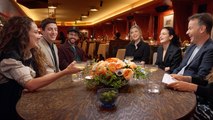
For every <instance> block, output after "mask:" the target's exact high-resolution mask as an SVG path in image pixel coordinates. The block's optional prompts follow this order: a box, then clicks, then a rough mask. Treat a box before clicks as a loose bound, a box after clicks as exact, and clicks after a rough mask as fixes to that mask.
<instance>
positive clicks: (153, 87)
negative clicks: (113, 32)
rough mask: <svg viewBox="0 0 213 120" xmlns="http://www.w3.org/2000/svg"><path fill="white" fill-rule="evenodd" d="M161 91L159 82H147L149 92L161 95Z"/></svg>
mask: <svg viewBox="0 0 213 120" xmlns="http://www.w3.org/2000/svg"><path fill="white" fill-rule="evenodd" d="M160 91H161V83H160V82H159V81H157V80H148V81H147V92H148V93H155V94H159V93H160Z"/></svg>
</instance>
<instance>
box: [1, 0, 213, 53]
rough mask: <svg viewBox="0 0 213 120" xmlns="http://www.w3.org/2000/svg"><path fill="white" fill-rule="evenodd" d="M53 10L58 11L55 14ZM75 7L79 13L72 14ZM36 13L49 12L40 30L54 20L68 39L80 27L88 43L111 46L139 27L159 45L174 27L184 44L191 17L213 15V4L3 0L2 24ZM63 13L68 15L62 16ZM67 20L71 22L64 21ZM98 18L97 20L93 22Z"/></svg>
mask: <svg viewBox="0 0 213 120" xmlns="http://www.w3.org/2000/svg"><path fill="white" fill-rule="evenodd" d="M125 1H126V4H124V3H125ZM127 1H128V3H127ZM130 1H131V2H130ZM121 4H123V6H121ZM81 5H82V6H81ZM85 5H86V6H87V7H86V6H85ZM92 5H94V6H92ZM113 5H114V6H113ZM23 6H24V7H23ZM48 6H49V8H48ZM50 6H52V7H56V8H53V11H52V12H51V8H50ZM67 7H68V8H70V9H69V10H68V9H67ZM74 7H75V9H77V10H75V11H70V10H72V8H73V9H74ZM82 7H83V8H82ZM89 7H90V8H91V7H95V8H98V10H99V11H96V12H93V11H92V10H91V9H89ZM113 7H114V8H116V7H117V8H119V9H118V10H116V11H112V10H111V13H110V12H108V14H106V15H105V16H104V17H103V16H102V17H103V18H97V17H98V14H104V13H105V11H106V10H107V9H110V8H111V9H113ZM66 9H67V11H66ZM36 10H43V11H45V12H46V13H45V14H44V13H43V14H42V15H43V18H37V19H36V18H33V19H34V20H35V22H36V23H37V24H38V26H39V24H40V21H41V20H42V19H44V18H45V17H53V18H55V19H56V21H57V24H58V31H59V32H63V33H64V34H65V35H66V33H67V32H66V31H67V29H68V28H69V27H71V26H77V27H79V29H80V30H81V32H83V33H84V39H87V40H88V41H94V40H96V41H100V42H107V41H109V40H113V39H114V33H115V32H120V33H121V39H124V40H128V33H129V29H130V27H131V25H132V24H134V23H136V24H137V25H139V26H140V28H141V29H142V32H143V38H144V40H145V41H147V42H149V43H150V44H151V45H152V43H153V45H158V41H159V38H158V36H159V33H160V30H161V29H162V27H163V26H172V27H174V29H175V31H176V33H177V34H178V36H179V37H180V40H181V41H182V42H183V41H185V40H188V39H189V38H188V36H187V35H186V31H187V26H188V17H189V16H191V15H192V14H194V13H201V12H209V13H212V14H213V0H120V1H119V0H78V1H76V0H1V1H0V17H1V23H4V21H5V20H7V19H8V18H10V17H11V16H15V15H27V16H29V17H31V16H30V15H31V13H29V12H31V11H34V12H35V11H36ZM63 10H64V11H66V12H64V13H63V12H61V11H63ZM82 11H84V12H83V13H82ZM69 13H70V14H69ZM37 14H41V13H39V12H38V13H37ZM65 16H66V17H70V19H69V20H66V19H63V17H65ZM95 17H96V20H91V19H92V18H95ZM89 20H90V21H89ZM87 51H88V48H87Z"/></svg>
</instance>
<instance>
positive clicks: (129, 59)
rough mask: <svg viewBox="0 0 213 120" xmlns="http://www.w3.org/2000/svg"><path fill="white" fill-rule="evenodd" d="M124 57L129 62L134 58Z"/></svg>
mask: <svg viewBox="0 0 213 120" xmlns="http://www.w3.org/2000/svg"><path fill="white" fill-rule="evenodd" d="M125 59H126V60H127V61H129V62H131V61H132V60H133V59H134V57H133V56H126V57H125Z"/></svg>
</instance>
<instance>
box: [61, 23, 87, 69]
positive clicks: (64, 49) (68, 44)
mask: <svg viewBox="0 0 213 120" xmlns="http://www.w3.org/2000/svg"><path fill="white" fill-rule="evenodd" d="M79 36H80V32H79V29H78V28H76V27H72V28H70V29H68V31H67V40H66V41H65V43H64V44H62V45H61V46H60V47H59V48H58V56H59V63H60V64H59V67H60V69H61V70H63V69H65V68H66V67H67V66H68V65H69V64H70V62H72V61H74V60H75V61H86V60H87V57H86V54H85V52H84V51H83V50H82V49H81V48H80V47H78V46H77V45H76V42H77V41H78V40H79Z"/></svg>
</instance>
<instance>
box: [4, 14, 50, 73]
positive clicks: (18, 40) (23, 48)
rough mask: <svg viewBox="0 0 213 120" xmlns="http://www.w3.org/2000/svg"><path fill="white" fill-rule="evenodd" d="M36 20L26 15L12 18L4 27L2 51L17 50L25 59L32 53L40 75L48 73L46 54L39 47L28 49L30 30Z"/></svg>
mask: <svg viewBox="0 0 213 120" xmlns="http://www.w3.org/2000/svg"><path fill="white" fill-rule="evenodd" d="M33 22H34V21H33V20H32V19H31V18H29V17H26V16H15V17H12V18H10V19H9V20H8V21H7V22H6V23H5V25H4V27H3V29H2V34H1V38H0V52H2V51H4V52H10V51H17V52H18V54H19V55H20V57H22V59H23V60H24V59H25V57H26V56H28V55H29V54H31V53H32V56H33V58H36V59H35V60H34V61H35V64H36V67H37V68H36V69H38V70H39V71H36V72H38V73H39V76H41V75H44V74H46V69H45V67H44V64H45V56H44V54H43V53H42V52H41V51H40V50H39V49H38V48H33V49H31V50H30V51H29V50H28V49H27V47H28V45H29V42H30V39H29V31H30V30H31V25H32V23H33Z"/></svg>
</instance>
